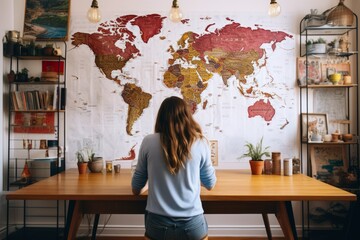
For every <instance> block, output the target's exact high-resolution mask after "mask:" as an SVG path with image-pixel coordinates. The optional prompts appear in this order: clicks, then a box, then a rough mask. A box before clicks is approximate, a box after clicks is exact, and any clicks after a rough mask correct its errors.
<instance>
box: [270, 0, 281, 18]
mask: <svg viewBox="0 0 360 240" xmlns="http://www.w3.org/2000/svg"><path fill="white" fill-rule="evenodd" d="M280 11H281V7H280V5H279V4H278V3H277V2H276V0H271V1H270V6H269V10H268V14H269V16H271V17H276V16H279V14H280Z"/></svg>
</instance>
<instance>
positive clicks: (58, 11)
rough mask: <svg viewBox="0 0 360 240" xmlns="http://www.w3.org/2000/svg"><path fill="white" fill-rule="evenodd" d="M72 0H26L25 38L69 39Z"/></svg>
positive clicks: (45, 39)
mask: <svg viewBox="0 0 360 240" xmlns="http://www.w3.org/2000/svg"><path fill="white" fill-rule="evenodd" d="M69 11H70V0H61V1H60V0H47V1H36V4H35V2H34V1H31V0H26V3H25V17H24V31H23V33H24V34H23V38H24V39H36V41H48V40H49V41H67V40H68V31H69V15H70V14H69Z"/></svg>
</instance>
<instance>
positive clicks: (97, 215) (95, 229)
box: [91, 213, 100, 240]
mask: <svg viewBox="0 0 360 240" xmlns="http://www.w3.org/2000/svg"><path fill="white" fill-rule="evenodd" d="M99 218H100V214H98V213H97V214H95V219H94V225H93V229H92V234H91V240H95V239H96V231H97V228H98V225H99Z"/></svg>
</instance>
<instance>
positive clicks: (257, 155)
mask: <svg viewBox="0 0 360 240" xmlns="http://www.w3.org/2000/svg"><path fill="white" fill-rule="evenodd" d="M245 147H246V148H247V152H246V153H244V154H243V155H242V156H241V158H244V157H250V158H251V159H250V160H249V163H250V168H251V173H252V174H253V175H261V174H262V171H263V168H264V161H263V160H262V157H263V156H266V157H270V152H268V149H269V146H267V147H263V138H261V140H260V141H259V142H258V143H257V144H256V145H254V144H252V143H249V142H246V144H245Z"/></svg>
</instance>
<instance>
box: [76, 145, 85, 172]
mask: <svg viewBox="0 0 360 240" xmlns="http://www.w3.org/2000/svg"><path fill="white" fill-rule="evenodd" d="M75 155H76V159H77V166H78V171H79V174H84V173H86V170H87V166H88V160H87V159H86V158H84V156H83V154H82V151H81V150H80V151H77V152H76V153H75Z"/></svg>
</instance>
